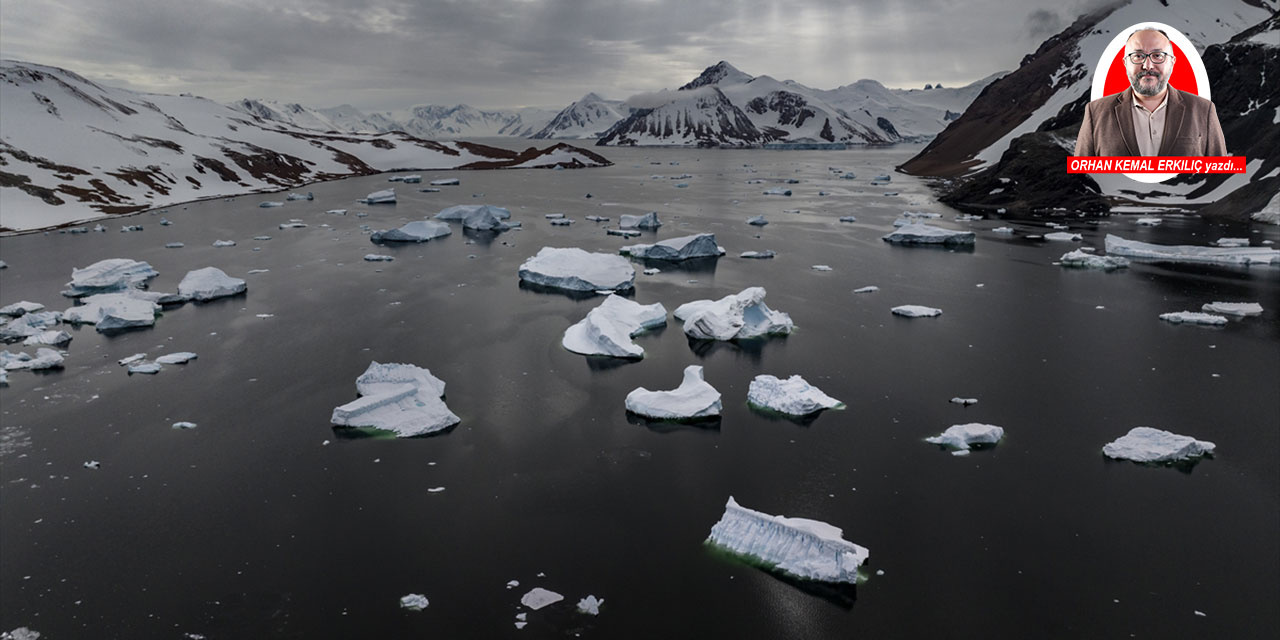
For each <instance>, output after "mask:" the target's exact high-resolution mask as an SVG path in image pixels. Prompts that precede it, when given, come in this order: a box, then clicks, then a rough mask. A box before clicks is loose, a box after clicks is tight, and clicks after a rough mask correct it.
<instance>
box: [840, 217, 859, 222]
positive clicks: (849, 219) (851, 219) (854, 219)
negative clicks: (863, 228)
mask: <svg viewBox="0 0 1280 640" xmlns="http://www.w3.org/2000/svg"><path fill="white" fill-rule="evenodd" d="M857 221H858V219H857V218H855V217H853V216H840V222H857Z"/></svg>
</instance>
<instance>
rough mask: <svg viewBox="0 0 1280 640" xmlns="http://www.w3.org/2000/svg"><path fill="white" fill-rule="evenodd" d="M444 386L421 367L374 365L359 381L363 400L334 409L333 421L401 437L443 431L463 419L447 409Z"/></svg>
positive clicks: (359, 390) (374, 363) (345, 425)
mask: <svg viewBox="0 0 1280 640" xmlns="http://www.w3.org/2000/svg"><path fill="white" fill-rule="evenodd" d="M444 386H445V385H444V381H443V380H440V379H439V378H437V377H435V376H433V375H431V372H430V371H428V370H426V369H423V368H421V367H417V366H414V365H411V364H379V363H377V362H373V363H371V364H370V365H369V368H368V369H366V370H365V372H364V373H362V374H360V377H359V378H356V391H357V392H358V393H359V394H360V396H361V397H360V398H359V399H356V400H353V401H351V402H348V403H347V404H344V405H342V406H340V407H337V408H335V409H334V410H333V416H332V417H331V418H330V422H332V423H333V424H335V425H338V426H343V427H369V428H373V429H381V430H383V431H391V432H393V433H395V434H396V436H397V437H400V438H408V437H412V436H419V435H423V434H427V433H432V432H435V431H440V430H442V429H445V428H448V427H451V426H453V425H455V424H458V423H459V422H461V420H462V419H461V418H459V417H458V416H456V415H454V414H453V412H452V411H449V407H447V406H445V403H444V399H443V398H444Z"/></svg>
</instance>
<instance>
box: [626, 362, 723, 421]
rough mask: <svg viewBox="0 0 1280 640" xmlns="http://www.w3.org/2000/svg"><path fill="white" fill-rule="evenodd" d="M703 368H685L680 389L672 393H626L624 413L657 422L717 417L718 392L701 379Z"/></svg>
mask: <svg viewBox="0 0 1280 640" xmlns="http://www.w3.org/2000/svg"><path fill="white" fill-rule="evenodd" d="M702 376H703V373H702V367H701V366H699V365H696V364H694V365H689V366H687V367H685V368H684V378H683V379H682V380H681V381H680V386H679V387H676V388H675V389H672V390H671V391H650V390H648V389H645V388H644V387H638V388H636V389H633V390H632V391H631V393H628V394H627V398H626V406H627V411H630V412H631V413H634V414H637V415H641V416H644V417H646V418H654V419H657V420H690V419H696V418H711V417H715V416H718V415H720V409H721V405H720V392H719V391H716V389H715V387H712V386H711V385H710V384H708V383H707V381H706V380H704V379H703V377H702Z"/></svg>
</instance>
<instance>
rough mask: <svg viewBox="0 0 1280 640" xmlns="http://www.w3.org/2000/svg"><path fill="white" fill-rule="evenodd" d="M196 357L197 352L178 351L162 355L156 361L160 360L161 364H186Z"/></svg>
mask: <svg viewBox="0 0 1280 640" xmlns="http://www.w3.org/2000/svg"><path fill="white" fill-rule="evenodd" d="M195 359H196V354H194V353H191V352H190V351H178V352H176V353H170V354H168V355H163V356H160V357H159V358H156V362H159V363H160V364H186V363H188V362H190V361H192V360H195Z"/></svg>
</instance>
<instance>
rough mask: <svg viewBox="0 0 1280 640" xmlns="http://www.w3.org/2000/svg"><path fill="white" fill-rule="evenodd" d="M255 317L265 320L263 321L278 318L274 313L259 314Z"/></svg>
mask: <svg viewBox="0 0 1280 640" xmlns="http://www.w3.org/2000/svg"><path fill="white" fill-rule="evenodd" d="M254 317H255V318H263V319H266V318H274V317H276V314H274V313H259V314H257V315H255V316H254Z"/></svg>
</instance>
